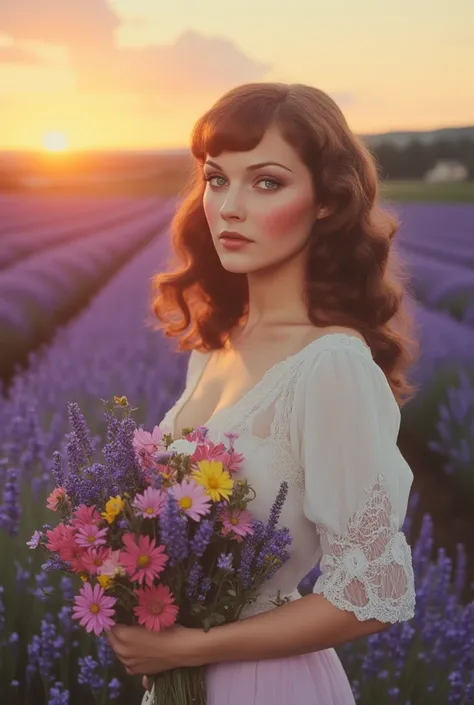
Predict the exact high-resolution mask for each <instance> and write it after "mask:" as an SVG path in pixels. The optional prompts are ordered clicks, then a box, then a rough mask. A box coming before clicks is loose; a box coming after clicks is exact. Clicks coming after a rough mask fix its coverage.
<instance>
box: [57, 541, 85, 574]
mask: <svg viewBox="0 0 474 705" xmlns="http://www.w3.org/2000/svg"><path fill="white" fill-rule="evenodd" d="M74 537H75V534H74V535H72V536H71V537H70V538H69V540H68V541H65V542H64V543H63V545H62V546H61V547H60V549H59V551H58V553H59V556H60V557H61V558H62V559H63V561H69V562H70V563H73V562H74V561H76V560H78V559H80V558H82V556H83V555H84V551H85V549H84V548H82V546H78V545H77V543H76V541H75V538H74ZM83 569H84V566H83V565H82V563H81V570H83Z"/></svg>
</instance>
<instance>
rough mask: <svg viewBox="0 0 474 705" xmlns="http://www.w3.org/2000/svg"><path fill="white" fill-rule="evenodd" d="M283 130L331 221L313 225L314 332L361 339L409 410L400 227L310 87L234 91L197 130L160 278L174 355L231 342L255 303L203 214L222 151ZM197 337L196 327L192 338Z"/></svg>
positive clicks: (309, 302)
mask: <svg viewBox="0 0 474 705" xmlns="http://www.w3.org/2000/svg"><path fill="white" fill-rule="evenodd" d="M272 125H275V126H277V128H278V129H279V131H280V134H281V135H282V137H283V138H284V139H285V140H286V141H287V142H288V144H290V145H291V146H292V147H293V148H294V149H295V150H296V152H297V153H298V154H299V156H300V158H301V160H302V161H303V162H304V164H305V165H306V166H307V168H308V169H309V171H310V172H311V174H312V179H313V185H314V192H315V197H317V199H318V201H319V202H320V203H322V204H324V205H329V206H330V211H331V215H329V216H328V217H326V218H323V219H318V220H316V222H315V223H314V225H313V232H312V233H311V239H310V245H309V250H308V258H307V268H306V287H305V303H306V306H307V311H308V317H309V319H310V321H311V323H312V324H313V325H315V326H321V327H325V326H347V327H351V328H354V329H356V330H358V331H359V332H360V333H361V334H362V335H363V336H364V338H365V340H366V341H367V343H368V345H369V346H370V348H371V351H372V355H373V357H374V360H375V362H376V363H377V364H378V365H379V366H380V368H381V369H382V370H383V372H384V373H385V375H386V378H387V380H388V382H389V384H390V387H391V389H392V392H393V393H394V396H395V398H396V399H397V401H398V402H399V404H400V405H402V404H403V403H404V402H405V401H407V400H408V399H409V398H410V397H411V396H412V395H413V392H414V387H413V386H412V385H411V383H410V382H409V381H408V378H407V371H408V368H409V366H410V365H411V364H412V363H413V362H414V360H415V359H416V357H417V355H418V341H417V340H416V339H415V338H414V336H413V331H414V322H413V317H412V315H411V314H410V313H409V310H408V307H407V306H406V303H407V299H410V298H411V297H410V295H409V291H408V287H407V286H406V283H407V273H406V271H405V269H404V265H403V263H402V261H401V260H400V259H399V257H398V256H397V255H396V253H395V252H394V251H393V248H391V244H392V241H393V238H394V236H395V234H396V233H397V231H398V229H399V221H398V220H397V218H396V216H395V215H394V214H393V213H389V212H388V211H386V210H382V208H381V207H380V206H379V204H378V188H379V185H378V169H377V165H376V162H375V160H374V158H373V156H372V155H371V153H370V152H369V150H368V149H367V148H366V147H365V146H364V144H363V143H362V141H361V140H360V139H359V138H358V137H357V136H356V135H354V134H353V133H352V132H351V130H350V128H349V127H348V124H347V122H346V119H345V117H344V115H343V114H342V112H341V110H340V109H339V107H338V106H337V104H336V103H335V102H334V101H333V100H332V99H331V98H330V97H329V96H328V95H327V94H326V93H324V92H323V91H321V90H318V89H316V88H314V87H311V86H306V85H303V84H291V85H288V84H284V83H249V84H244V85H241V86H238V87H236V88H234V89H232V90H230V91H229V92H227V93H226V94H225V95H224V96H222V97H221V98H220V99H219V100H217V102H216V103H215V104H214V105H213V106H212V107H211V108H210V109H209V110H208V111H207V112H206V113H204V115H202V117H201V118H200V119H199V120H198V121H197V122H196V124H195V126H194V129H193V131H192V136H191V152H192V156H193V157H194V161H193V171H192V174H191V179H190V182H189V183H188V184H187V186H186V190H185V193H184V194H183V201H182V203H181V205H180V207H179V209H178V210H177V212H176V213H175V215H174V218H173V221H172V223H171V232H172V244H173V249H174V252H175V255H176V258H177V261H176V263H175V265H174V266H175V269H174V270H173V271H168V272H165V273H159V274H157V275H155V276H154V277H153V280H152V284H153V292H154V293H155V292H158V295H157V296H156V298H155V299H154V301H153V302H152V309H153V312H154V314H155V316H156V317H157V318H158V320H159V321H160V322H161V324H158V327H162V328H164V333H165V335H167V336H169V337H176V336H180V340H179V345H178V349H180V350H189V349H192V348H197V349H200V350H205V351H207V350H214V349H217V348H220V347H222V346H223V344H224V340H225V338H226V337H227V336H228V334H229V332H230V331H231V330H232V329H233V328H234V326H235V325H236V324H237V323H238V322H239V321H240V320H241V319H242V317H243V316H245V313H246V310H247V306H248V288H247V277H246V275H245V274H238V273H233V272H228V271H226V270H225V269H224V268H223V267H222V265H221V263H220V260H219V258H218V256H217V253H216V250H215V247H214V245H213V242H212V238H211V236H210V231H209V227H208V224H207V220H206V217H205V214H204V209H203V204H202V199H203V193H204V188H205V181H204V179H203V175H202V165H203V163H204V161H205V159H206V157H207V155H211V156H213V157H215V156H218V155H219V154H220V153H221V152H222V151H225V150H226V151H227V150H228V151H246V150H251V149H254V148H255V147H256V146H257V145H258V143H259V142H260V140H261V139H262V137H263V135H264V133H265V132H266V130H267V129H268V128H269V127H270V126H272ZM188 329H189V330H188Z"/></svg>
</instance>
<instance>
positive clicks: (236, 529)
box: [219, 507, 253, 542]
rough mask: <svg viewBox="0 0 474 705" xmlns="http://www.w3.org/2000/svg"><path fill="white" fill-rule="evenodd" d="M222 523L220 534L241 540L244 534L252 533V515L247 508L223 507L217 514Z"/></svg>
mask: <svg viewBox="0 0 474 705" xmlns="http://www.w3.org/2000/svg"><path fill="white" fill-rule="evenodd" d="M219 518H220V520H221V521H222V523H223V527H222V535H223V536H229V538H234V539H236V540H237V541H239V542H240V541H242V539H243V537H244V536H247V535H249V534H253V526H252V521H253V516H252V514H251V513H250V512H249V511H248V510H247V509H229V508H227V507H226V508H224V509H223V510H222V512H221V513H220V516H219Z"/></svg>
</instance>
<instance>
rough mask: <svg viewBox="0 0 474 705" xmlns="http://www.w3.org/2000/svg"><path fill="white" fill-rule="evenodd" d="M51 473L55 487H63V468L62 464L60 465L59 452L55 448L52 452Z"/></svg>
mask: <svg viewBox="0 0 474 705" xmlns="http://www.w3.org/2000/svg"><path fill="white" fill-rule="evenodd" d="M51 473H52V475H53V478H54V482H55V484H56V487H63V486H64V470H63V466H62V458H61V453H58V451H57V450H55V451H54V453H53V460H52V467H51Z"/></svg>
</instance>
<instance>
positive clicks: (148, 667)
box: [107, 624, 201, 675]
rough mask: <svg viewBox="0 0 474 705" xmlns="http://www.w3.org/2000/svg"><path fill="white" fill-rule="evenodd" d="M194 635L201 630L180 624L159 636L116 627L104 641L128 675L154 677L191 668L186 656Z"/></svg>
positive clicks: (133, 628) (153, 633) (135, 629)
mask: <svg viewBox="0 0 474 705" xmlns="http://www.w3.org/2000/svg"><path fill="white" fill-rule="evenodd" d="M196 632H201V630H200V629H189V628H188V627H183V626H182V625H180V624H175V625H173V626H172V627H169V628H167V629H163V630H162V631H161V632H148V631H147V630H146V629H145V627H128V626H125V625H122V624H119V625H117V626H115V627H113V628H112V629H111V630H110V631H109V632H107V638H108V640H109V644H110V646H111V647H112V649H113V650H114V651H115V653H116V654H117V658H118V659H119V660H120V661H121V662H122V663H123V665H124V666H125V670H126V671H127V673H129V674H130V675H134V674H141V675H143V674H146V675H154V674H156V673H162V672H163V671H169V670H171V669H172V668H179V667H180V666H188V665H191V664H190V663H187V656H186V654H191V653H192V649H193V644H192V638H196Z"/></svg>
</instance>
